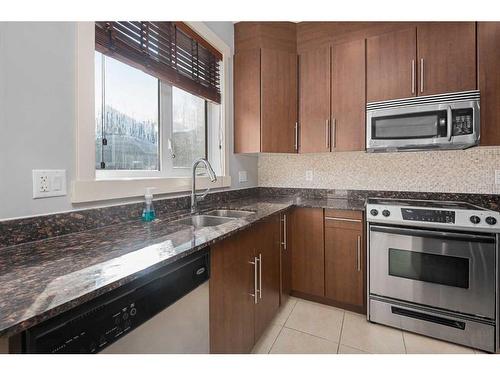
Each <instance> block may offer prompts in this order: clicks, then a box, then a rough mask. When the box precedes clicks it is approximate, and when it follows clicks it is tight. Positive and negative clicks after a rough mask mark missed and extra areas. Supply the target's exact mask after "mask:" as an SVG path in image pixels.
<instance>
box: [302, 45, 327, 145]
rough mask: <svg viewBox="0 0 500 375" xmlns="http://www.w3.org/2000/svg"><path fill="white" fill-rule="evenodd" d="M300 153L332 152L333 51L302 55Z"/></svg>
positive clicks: (325, 50)
mask: <svg viewBox="0 0 500 375" xmlns="http://www.w3.org/2000/svg"><path fill="white" fill-rule="evenodd" d="M299 72H300V73H299V116H300V117H299V124H300V152H301V153H306V152H328V151H330V47H324V48H319V49H316V50H312V51H307V52H305V53H303V54H300V55H299Z"/></svg>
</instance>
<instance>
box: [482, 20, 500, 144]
mask: <svg viewBox="0 0 500 375" xmlns="http://www.w3.org/2000/svg"><path fill="white" fill-rule="evenodd" d="M477 43H478V72H479V90H480V91H481V141H480V142H481V145H483V146H494V145H500V111H499V108H500V22H478V25H477Z"/></svg>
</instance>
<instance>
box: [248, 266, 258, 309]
mask: <svg viewBox="0 0 500 375" xmlns="http://www.w3.org/2000/svg"><path fill="white" fill-rule="evenodd" d="M257 262H258V258H257V257H253V262H249V263H250V264H253V294H252V293H250V295H251V296H252V297H253V303H254V304H257V302H258V301H257V297H258V296H257V293H258V290H259V289H258V286H257Z"/></svg>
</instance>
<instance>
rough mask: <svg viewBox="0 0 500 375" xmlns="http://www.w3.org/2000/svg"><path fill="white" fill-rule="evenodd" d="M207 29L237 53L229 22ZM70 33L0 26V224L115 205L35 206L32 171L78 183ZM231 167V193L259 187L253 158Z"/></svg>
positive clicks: (69, 29)
mask: <svg viewBox="0 0 500 375" xmlns="http://www.w3.org/2000/svg"><path fill="white" fill-rule="evenodd" d="M207 25H208V26H209V27H210V28H211V29H212V30H213V31H214V32H215V33H217V34H218V35H219V36H220V37H221V38H222V39H223V40H225V41H226V42H227V43H228V44H230V45H231V48H232V50H233V49H234V37H233V35H234V32H233V24H232V23H231V22H209V23H207ZM75 33H76V24H75V23H58V22H41V23H36V22H0V219H5V218H14V217H20V216H29V215H37V214H44V213H53V212H60V211H68V210H72V209H75V208H82V207H89V206H102V205H104V204H116V203H119V202H117V201H113V202H96V203H95V204H94V205H85V206H74V205H72V204H71V201H70V197H69V196H65V197H55V198H46V199H36V200H34V199H32V178H31V171H32V169H66V171H67V174H68V186H69V182H70V181H71V180H72V179H73V178H74V176H75V164H76V162H75V133H76V132H75V129H76V125H75V121H76V120H75V93H76V87H75V40H76V34H75ZM231 68H232V65H231ZM230 74H231V81H230V82H231V85H230V86H231V93H230V95H229V96H230V103H229V106H230V108H232V107H233V105H232V69H231V72H230ZM232 117H233V116H232V110H231V116H230V119H229V121H230V124H231V126H230V128H231V132H230V134H228V135H227V136H228V137H229V139H230V140H231V144H232V137H233V136H232V122H233V121H232V120H233V119H232ZM231 147H232V146H231ZM229 163H230V174H231V176H232V181H233V183H232V187H233V188H243V187H251V186H256V185H257V157H256V156H235V155H232V151H231V155H230V160H229ZM240 170H246V171H247V172H248V182H247V183H244V184H239V183H238V171H240ZM127 201H128V200H127Z"/></svg>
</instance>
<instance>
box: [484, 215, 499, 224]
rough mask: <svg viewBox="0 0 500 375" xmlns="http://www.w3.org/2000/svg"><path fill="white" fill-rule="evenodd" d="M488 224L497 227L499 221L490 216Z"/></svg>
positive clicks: (487, 219) (487, 220)
mask: <svg viewBox="0 0 500 375" xmlns="http://www.w3.org/2000/svg"><path fill="white" fill-rule="evenodd" d="M486 222H487V223H488V224H489V225H495V224H496V223H497V219H495V218H494V217H493V216H488V217H487V218H486Z"/></svg>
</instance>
